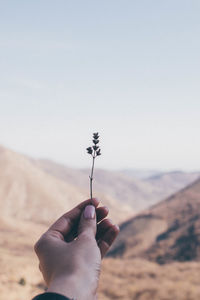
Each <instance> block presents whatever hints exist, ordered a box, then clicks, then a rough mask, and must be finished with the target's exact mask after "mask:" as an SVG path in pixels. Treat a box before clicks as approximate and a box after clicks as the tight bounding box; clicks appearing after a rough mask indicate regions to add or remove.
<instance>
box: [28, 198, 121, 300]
mask: <svg viewBox="0 0 200 300" xmlns="http://www.w3.org/2000/svg"><path fill="white" fill-rule="evenodd" d="M98 205H99V201H98V200H97V199H89V200H86V201H84V202H82V203H81V204H79V205H78V206H76V207H75V208H74V209H72V210H71V211H69V212H67V213H66V214H64V215H63V216H62V217H60V218H59V219H58V220H57V221H56V222H55V223H54V224H53V225H52V226H51V227H50V228H49V229H48V230H47V232H45V233H44V234H43V235H42V236H41V238H40V239H39V240H38V242H37V243H36V244H35V247H34V248H35V252H36V254H37V256H38V258H39V261H40V264H39V268H40V270H41V272H42V274H43V277H44V280H45V282H46V284H47V287H48V289H47V292H55V293H59V294H63V295H64V296H66V297H69V298H75V299H77V300H79V299H81V300H85V299H87V300H90V299H91V300H93V299H95V297H96V291H97V287H98V280H99V274H100V268H101V258H103V257H104V255H105V254H106V252H107V251H108V249H109V248H110V246H111V245H112V243H113V241H114V239H115V238H116V236H117V234H118V233H119V227H118V226H116V225H113V224H112V222H111V220H109V219H105V217H106V216H107V215H108V209H107V208H106V207H98Z"/></svg>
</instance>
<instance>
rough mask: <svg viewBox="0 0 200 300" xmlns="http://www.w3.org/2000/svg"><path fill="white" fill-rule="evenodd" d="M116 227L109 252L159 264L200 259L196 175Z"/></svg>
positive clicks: (199, 186)
mask: <svg viewBox="0 0 200 300" xmlns="http://www.w3.org/2000/svg"><path fill="white" fill-rule="evenodd" d="M120 227H121V232H120V235H119V238H118V240H117V242H116V243H115V245H114V247H113V249H112V250H111V252H110V254H109V255H111V256H115V257H126V258H133V257H141V258H145V259H149V260H153V261H156V262H157V263H159V264H164V263H167V262H171V261H192V260H196V261H198V260H200V238H199V237H200V179H198V180H197V181H196V182H194V183H193V184H191V185H190V186H188V187H187V188H185V189H183V190H181V191H180V192H178V193H176V194H175V195H173V196H171V197H169V198H167V199H166V200H165V201H162V202H161V203H159V204H157V205H155V206H153V207H152V208H150V209H148V210H146V211H144V212H143V213H141V214H139V215H137V216H135V217H133V218H131V219H129V220H128V221H126V222H124V223H122V224H121V226H120Z"/></svg>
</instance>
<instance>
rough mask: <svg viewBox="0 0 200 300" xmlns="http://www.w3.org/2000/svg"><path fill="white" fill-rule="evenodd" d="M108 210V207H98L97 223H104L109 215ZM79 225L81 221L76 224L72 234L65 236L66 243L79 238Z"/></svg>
mask: <svg viewBox="0 0 200 300" xmlns="http://www.w3.org/2000/svg"><path fill="white" fill-rule="evenodd" d="M108 212H109V211H108V208H107V207H106V206H102V207H97V208H96V219H97V222H100V221H102V220H103V219H104V218H105V217H106V216H107V215H108ZM78 225H79V219H78V221H77V222H76V223H74V225H73V227H72V229H71V231H70V233H68V234H67V235H66V236H65V241H66V242H71V241H73V240H74V239H75V238H76V237H77V234H78Z"/></svg>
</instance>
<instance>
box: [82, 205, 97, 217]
mask: <svg viewBox="0 0 200 300" xmlns="http://www.w3.org/2000/svg"><path fill="white" fill-rule="evenodd" d="M94 215H95V207H94V206H93V205H87V206H86V207H85V209H84V218H85V219H94Z"/></svg>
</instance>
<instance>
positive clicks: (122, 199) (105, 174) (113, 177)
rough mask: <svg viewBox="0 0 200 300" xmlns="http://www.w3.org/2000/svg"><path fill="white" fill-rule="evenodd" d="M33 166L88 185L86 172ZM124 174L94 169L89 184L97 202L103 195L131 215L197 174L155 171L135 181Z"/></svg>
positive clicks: (48, 163) (46, 163) (41, 162)
mask: <svg viewBox="0 0 200 300" xmlns="http://www.w3.org/2000/svg"><path fill="white" fill-rule="evenodd" d="M35 163H36V164H37V166H39V167H41V168H42V169H43V170H44V171H45V172H47V173H48V174H51V175H52V176H55V177H56V178H58V179H61V180H63V181H64V182H68V183H70V184H72V185H76V187H77V188H80V189H83V188H84V187H86V186H88V185H89V180H88V176H89V174H90V170H89V169H88V170H87V169H72V168H68V167H66V166H64V165H62V164H58V163H55V162H52V161H50V160H35ZM127 172H128V171H126V172H124V171H108V170H102V169H96V170H95V174H94V181H93V183H94V191H95V193H96V195H97V196H98V197H99V198H100V199H101V196H102V194H104V195H107V196H109V197H110V198H112V199H115V200H117V202H118V203H121V205H127V206H128V207H127V211H128V209H130V207H131V208H132V209H131V211H132V212H134V213H138V212H140V211H141V210H143V209H146V208H148V207H149V206H151V205H153V204H155V203H158V202H159V201H161V200H163V199H165V198H166V197H168V196H170V195H171V194H172V193H174V192H177V191H178V190H180V189H182V188H183V187H185V186H187V185H188V184H190V183H191V182H193V181H194V180H196V179H197V178H198V177H199V175H200V173H197V172H196V173H186V172H180V171H177V172H169V173H161V172H160V173H158V172H157V173H156V175H155V172H154V173H152V172H153V171H151V172H150V173H148V174H151V175H152V174H154V176H153V177H150V178H148V179H138V178H136V177H134V176H130V175H127ZM130 172H131V171H130ZM138 172H139V171H138ZM146 173H147V171H146Z"/></svg>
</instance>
